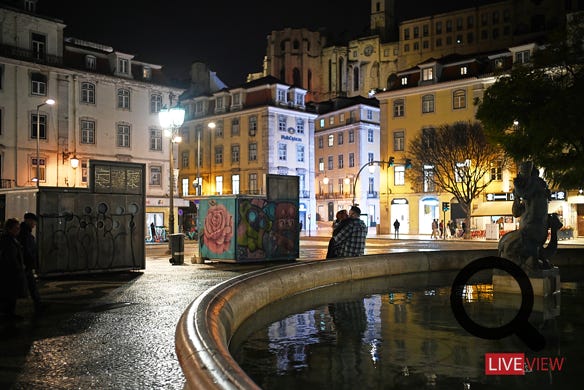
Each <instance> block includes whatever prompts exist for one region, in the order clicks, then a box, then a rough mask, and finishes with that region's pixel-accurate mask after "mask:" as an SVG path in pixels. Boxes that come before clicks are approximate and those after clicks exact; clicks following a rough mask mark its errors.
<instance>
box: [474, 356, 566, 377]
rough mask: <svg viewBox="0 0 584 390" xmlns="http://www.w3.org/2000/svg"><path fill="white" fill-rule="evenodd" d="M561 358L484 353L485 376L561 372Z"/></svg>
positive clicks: (562, 360) (562, 363)
mask: <svg viewBox="0 0 584 390" xmlns="http://www.w3.org/2000/svg"><path fill="white" fill-rule="evenodd" d="M563 365H564V358H563V357H542V356H535V357H532V358H526V357H525V355H524V354H522V353H486V354H485V375H525V373H526V372H532V371H562V367H563Z"/></svg>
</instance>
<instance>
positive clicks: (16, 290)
mask: <svg viewBox="0 0 584 390" xmlns="http://www.w3.org/2000/svg"><path fill="white" fill-rule="evenodd" d="M19 232H20V223H19V221H18V219H16V218H10V219H8V220H6V222H5V224H4V233H2V237H0V253H1V254H0V320H4V319H6V320H15V319H20V318H21V317H20V316H17V315H16V314H15V311H16V300H17V299H18V298H26V295H27V291H26V290H27V288H26V277H25V274H24V264H23V259H22V246H21V245H20V242H18V233H19Z"/></svg>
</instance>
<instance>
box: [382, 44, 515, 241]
mask: <svg viewBox="0 0 584 390" xmlns="http://www.w3.org/2000/svg"><path fill="white" fill-rule="evenodd" d="M501 61H502V62H501ZM510 61H511V52H509V51H504V52H501V53H499V54H496V55H491V56H478V57H474V56H466V57H465V56H458V55H452V56H447V57H443V58H441V59H440V60H433V59H432V60H428V61H425V62H424V63H421V64H419V65H418V66H415V67H413V68H411V69H408V70H406V71H402V72H399V73H398V80H397V81H398V84H397V86H396V87H395V88H394V89H392V90H389V91H386V92H380V93H378V94H377V95H376V97H377V99H378V100H379V101H380V111H381V137H382V140H381V145H382V150H381V158H382V159H384V160H388V159H390V158H391V157H393V159H394V161H395V164H394V166H393V167H389V169H388V172H386V174H385V175H383V174H382V175H381V180H382V183H381V188H382V193H381V210H382V211H383V212H384V213H383V214H382V217H381V221H382V222H381V227H380V229H381V232H382V233H388V232H389V231H390V230H391V231H393V227H392V224H391V222H392V221H394V220H395V219H398V220H399V221H400V223H401V226H400V232H401V233H404V234H408V233H410V234H430V233H431V224H432V220H433V219H438V220H442V219H444V220H446V221H450V220H451V219H453V218H462V217H463V215H461V213H460V210H459V209H457V205H456V204H455V203H456V201H455V199H453V197H452V195H451V194H449V193H441V192H437V189H436V188H434V187H433V186H432V185H430V184H428V183H425V184H427V185H422V186H420V185H416V184H419V183H410V182H408V179H407V177H408V176H407V175H406V174H405V171H406V159H407V158H408V157H409V156H408V145H409V143H410V142H411V141H412V140H413V139H414V138H416V137H417V136H419V135H420V134H422V132H423V131H424V129H430V128H436V127H438V126H440V125H442V124H447V123H449V124H450V123H454V122H458V121H474V120H475V113H476V109H477V106H476V105H475V103H474V102H475V100H476V99H481V98H482V96H483V93H484V91H485V90H486V89H487V88H488V87H489V86H490V85H492V84H493V83H494V82H495V81H496V77H495V76H494V74H493V71H494V70H495V69H496V68H497V67H499V66H503V64H507V66H508V65H509V64H510V63H511V62H510ZM492 176H493V178H494V181H493V182H492V183H491V185H490V187H489V190H490V191H493V192H497V193H498V192H508V191H509V190H510V189H509V183H510V179H511V177H512V176H511V173H510V172H509V171H506V170H501V169H500V167H499V166H498V165H497V162H496V161H493V171H492ZM418 188H423V191H424V192H416V189H418ZM479 201H480V200H479ZM442 202H450V203H451V206H452V207H451V209H450V210H449V211H448V212H447V213H446V214H445V213H444V212H443V210H442ZM453 214H454V215H453ZM388 222H389V223H388Z"/></svg>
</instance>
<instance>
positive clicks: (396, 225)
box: [393, 218, 400, 240]
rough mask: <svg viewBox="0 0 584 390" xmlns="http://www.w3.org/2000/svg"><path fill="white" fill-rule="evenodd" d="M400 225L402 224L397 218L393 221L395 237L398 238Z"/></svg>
mask: <svg viewBox="0 0 584 390" xmlns="http://www.w3.org/2000/svg"><path fill="white" fill-rule="evenodd" d="M399 226H400V223H399V221H398V220H397V218H396V219H395V222H394V223H393V231H394V232H395V239H396V240H397V239H398V238H399Z"/></svg>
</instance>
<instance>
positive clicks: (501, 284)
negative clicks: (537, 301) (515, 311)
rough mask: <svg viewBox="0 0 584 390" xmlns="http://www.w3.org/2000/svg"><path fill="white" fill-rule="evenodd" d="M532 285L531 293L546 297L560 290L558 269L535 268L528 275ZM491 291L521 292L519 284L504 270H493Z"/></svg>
mask: <svg viewBox="0 0 584 390" xmlns="http://www.w3.org/2000/svg"><path fill="white" fill-rule="evenodd" d="M529 281H530V282H531V286H532V287H533V295H534V296H536V297H538V296H541V297H547V296H549V295H553V294H555V293H559V292H560V269H559V268H558V267H553V268H551V269H543V270H537V271H535V272H533V273H532V274H531V275H529ZM493 292H494V293H507V294H521V289H520V288H519V284H518V283H517V281H515V279H514V278H513V277H512V276H511V275H509V274H508V273H506V272H505V271H499V270H495V271H493Z"/></svg>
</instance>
